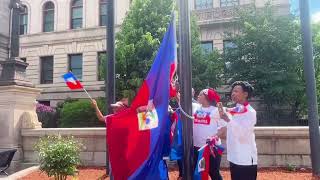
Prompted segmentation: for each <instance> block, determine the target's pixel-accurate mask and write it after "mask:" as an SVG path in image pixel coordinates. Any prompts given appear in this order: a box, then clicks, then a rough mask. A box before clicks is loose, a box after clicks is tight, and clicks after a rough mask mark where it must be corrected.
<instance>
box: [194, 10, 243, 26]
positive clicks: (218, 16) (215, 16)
mask: <svg viewBox="0 0 320 180" xmlns="http://www.w3.org/2000/svg"><path fill="white" fill-rule="evenodd" d="M248 7H249V6H248V5H241V6H232V7H221V8H211V9H201V10H194V11H193V13H194V14H195V15H196V17H197V20H198V24H199V25H200V26H201V25H207V24H214V23H222V22H229V21H232V20H234V18H236V17H237V10H238V9H243V8H248Z"/></svg>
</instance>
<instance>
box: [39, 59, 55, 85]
mask: <svg viewBox="0 0 320 180" xmlns="http://www.w3.org/2000/svg"><path fill="white" fill-rule="evenodd" d="M40 60H41V62H40V64H41V77H40V83H41V84H52V83H53V56H45V57H41V58H40Z"/></svg>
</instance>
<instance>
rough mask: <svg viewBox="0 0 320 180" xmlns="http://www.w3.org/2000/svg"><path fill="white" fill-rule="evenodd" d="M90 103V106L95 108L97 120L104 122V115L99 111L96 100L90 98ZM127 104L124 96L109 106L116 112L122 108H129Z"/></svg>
mask: <svg viewBox="0 0 320 180" xmlns="http://www.w3.org/2000/svg"><path fill="white" fill-rule="evenodd" d="M91 104H92V107H93V108H94V109H95V111H96V115H97V117H98V119H99V121H102V122H105V121H106V116H104V115H103V114H102V113H101V111H100V109H99V107H98V105H97V102H96V100H94V99H92V100H91ZM128 104H129V103H128V99H127V98H124V99H122V100H120V101H118V102H116V103H115V104H111V108H112V111H113V113H117V112H119V111H122V110H124V109H127V108H129V105H128Z"/></svg>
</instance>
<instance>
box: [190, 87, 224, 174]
mask: <svg viewBox="0 0 320 180" xmlns="http://www.w3.org/2000/svg"><path fill="white" fill-rule="evenodd" d="M219 101H220V97H219V95H218V94H217V93H216V92H215V91H214V90H213V89H204V90H202V91H201V92H200V93H199V96H198V103H199V104H198V103H193V104H192V110H193V116H194V121H193V143H194V162H195V164H196V162H197V159H198V150H199V148H201V147H202V146H204V145H205V144H206V142H207V140H208V138H209V137H212V136H215V135H216V134H217V133H218V129H219V128H220V127H221V126H224V125H225V124H226V123H225V122H224V121H223V120H221V119H220V116H219V111H218V108H217V107H216V106H215V105H216V103H217V102H219ZM219 141H221V140H220V139H219ZM220 162H221V155H219V154H218V153H217V152H215V157H213V156H212V155H210V169H209V175H210V177H211V179H212V180H222V177H221V174H220V170H219V169H220Z"/></svg>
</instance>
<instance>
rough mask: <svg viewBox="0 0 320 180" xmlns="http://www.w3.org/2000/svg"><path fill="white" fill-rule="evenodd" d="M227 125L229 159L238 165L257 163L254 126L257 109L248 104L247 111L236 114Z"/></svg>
mask: <svg viewBox="0 0 320 180" xmlns="http://www.w3.org/2000/svg"><path fill="white" fill-rule="evenodd" d="M228 116H229V117H230V122H229V123H228V125H227V159H228V161H229V162H232V163H234V164H237V165H243V166H247V165H257V162H258V153H257V147H256V141H255V134H254V126H255V124H256V122H257V116H256V111H255V110H254V109H253V108H252V107H251V106H250V105H247V111H246V112H244V113H239V114H234V115H233V116H231V115H230V114H228Z"/></svg>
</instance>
